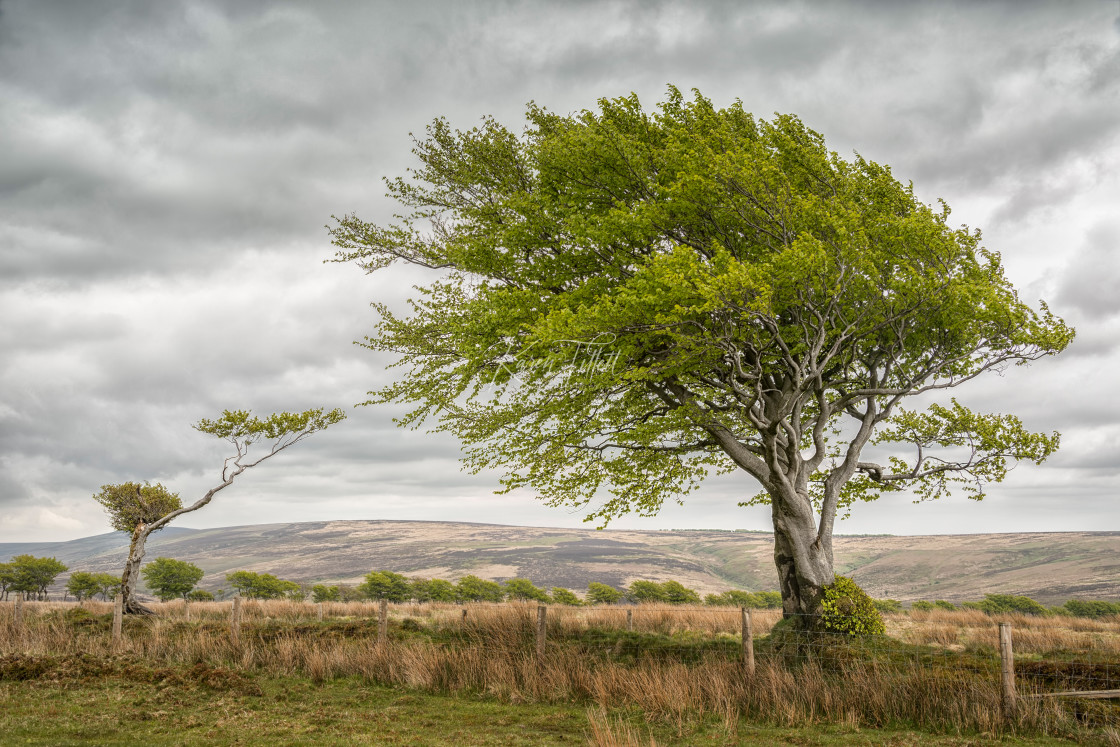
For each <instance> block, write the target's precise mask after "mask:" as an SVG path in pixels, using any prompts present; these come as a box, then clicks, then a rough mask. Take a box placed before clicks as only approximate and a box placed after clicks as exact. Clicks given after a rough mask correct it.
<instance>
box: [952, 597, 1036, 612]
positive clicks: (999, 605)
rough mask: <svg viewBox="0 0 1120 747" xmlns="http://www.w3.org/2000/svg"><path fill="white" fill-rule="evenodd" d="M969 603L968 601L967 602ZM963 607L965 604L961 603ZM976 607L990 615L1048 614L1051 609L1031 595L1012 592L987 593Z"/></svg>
mask: <svg viewBox="0 0 1120 747" xmlns="http://www.w3.org/2000/svg"><path fill="white" fill-rule="evenodd" d="M965 604H967V602H966V603H965ZM961 606H962V607H963V606H964V605H961ZM976 609H979V610H981V611H982V612H987V613H988V614H989V615H1000V614H1008V613H1016V612H1017V613H1019V614H1021V615H1048V614H1050V610H1048V609H1046V607H1044V606H1043V605H1041V604H1039V603H1038V602H1036V601H1034V600H1033V599H1031V598H1030V597H1024V596H1014V595H1012V594H987V595H985V596H984V599H982V600H981V601H980V602H978V603H976Z"/></svg>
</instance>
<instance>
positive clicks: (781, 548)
mask: <svg viewBox="0 0 1120 747" xmlns="http://www.w3.org/2000/svg"><path fill="white" fill-rule="evenodd" d="M791 497H792V496H791ZM791 497H786V498H779V497H772V500H771V512H772V515H773V522H774V565H775V567H776V568H777V571H778V584H779V589H780V590H781V592H782V612H783V616H784V617H785V618H787V619H790V620H792V621H793V623H794V625H795V626H796V627H798V628H801V629H804V630H810V629H813V628H815V627H816V622H817V620H818V618H819V615H820V612H821V608H820V605H821V601H822V599H823V595H824V587H825V586H827V585H828V584H831V583H832V582H833V581H834V580H835V573H834V572H833V565H832V537H831V536H826V537H822V536H821V534H820V531H819V527H818V526H817V522H816V521H815V516H814V515H813V511H812V508H811V506H812V504H811V503H810V502H809V499H808V496H807V495H806V496H800V495H799V496H796V497H792V500H790V498H791Z"/></svg>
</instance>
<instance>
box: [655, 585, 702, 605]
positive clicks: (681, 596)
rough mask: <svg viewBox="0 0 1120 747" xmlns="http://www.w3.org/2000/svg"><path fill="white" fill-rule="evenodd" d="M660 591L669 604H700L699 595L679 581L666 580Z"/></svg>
mask: <svg viewBox="0 0 1120 747" xmlns="http://www.w3.org/2000/svg"><path fill="white" fill-rule="evenodd" d="M661 591H662V593H664V594H665V601H666V602H668V603H669V604H700V595H699V594H697V593H696V592H695V591H693V590H692V589H690V588H688V587H687V586H685V585H684V584H682V583H680V582H679V581H666V582H665V583H663V584H661Z"/></svg>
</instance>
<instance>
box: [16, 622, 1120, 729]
mask: <svg viewBox="0 0 1120 747" xmlns="http://www.w3.org/2000/svg"><path fill="white" fill-rule="evenodd" d="M230 607H231V606H230V603H229V602H225V603H221V602H205V603H191V604H189V605H187V604H185V603H184V602H182V601H174V602H168V603H164V604H157V605H155V609H156V611H157V612H158V613H159V617H156V618H153V619H128V620H126V621H125V631H124V636H123V640H122V641H121V643H120V645H119V647H118V648H117V650H116V651H115V656H116V657H117V658H116V659H114V660H115V661H116V660H122V661H128V660H131V659H143V660H145V661H147V662H150V663H151V664H152V665H154V666H162V667H170V668H175V669H177V670H187V671H190V670H191V668H192V667H193V668H196V669H197V670H198V676H199V677H201V676H203V675H207V673H211V675H212V676H213V677H216V678H218V679H219V680H220V679H222V678H225V679H229V675H228V674H227V673H229V672H235V673H245V674H247V675H249V676H251V675H252V673H254V672H260V673H267V674H277V675H303V676H307V677H310V678H311V679H312V680H315V681H323V680H328V679H333V678H339V677H347V676H358V677H361V678H364V679H365V680H366V681H369V682H372V683H379V684H390V685H396V686H403V687H408V688H414V689H419V690H423V691H428V692H434V693H444V692H452V691H460V692H461V691H466V692H474V693H479V694H483V695H486V696H490V697H495V698H499V699H502V700H505V701H509V702H524V701H534V702H585V703H588V704H589V705H590V706H597V707H602V708H608V709H615V708H637V709H640V710H641V711H643V712H644V713H646V714H647V717H649V718H654V719H663V720H668V721H670V722H678V721H682V720H685V719H688V718H690V717H693V716H697V715H713V714H715V715H717V716H718V717H719V718H721V719H725V720H726V721H727V722H728V723H731V722H736V721H738V720H739V719H740V718H743V717H746V718H749V719H752V720H756V721H759V722H764V723H771V724H775V725H779V726H784V725H802V724H806V723H816V722H831V723H847V724H853V725H865V726H890V725H898V724H908V725H913V726H916V727H919V728H923V729H927V730H931V731H940V732H952V733H957V732H961V731H964V732H973V733H977V732H979V733H1004V732H1014V733H1043V734H1056V735H1064V736H1076V737H1078V738H1082V737H1085V736H1086V735H1089V734H1090V733H1094V734H1096V735H1097V736H1098V737H1100V736H1101V734H1102V733H1104V732H1101V731H1099V729H1100V728H1102V727H1105V728H1113V729H1115V727H1116V725H1117V723H1118V722H1120V719H1118V718H1117V711H1116V710H1115V709H1114V707H1112V706H1110V705H1108V704H1107V703H1097V704H1092V705H1093V708H1092V709H1090V710H1087V709H1085V708H1082V707H1078V708H1077V709H1073V708H1070V707H1069V706H1068V705H1067V703H1066V702H1064V701H1059V700H1056V699H1032V698H1023V699H1021V700H1020V701H1019V705H1018V707H1017V710H1016V712H1015V713H1014V714H1008V717H1007V718H1005V714H1004V713H1003V712H1002V710H1001V705H1000V690H999V676H998V655H997V654H995V647H996V636H997V634H996V622H997V620H996V619H994V618H992V617H989V616H987V615H985V614H983V613H979V612H976V611H957V612H951V611H943V610H935V611H930V612H921V613H913V614H909V615H907V614H896V615H887V616H886V622H887V631H888V636H887V637H882V636H880V637H874V638H872V639H867V642H866V643H859V644H855V643H852V642H851V641H850V640H847V639H844V640H838V641H827V642H823V643H820V644H819V645H818V647H817V649H816V650H815V651H812V652H810V653H811V655H810V656H809V657H808V658H805V659H800V660H797V661H793V660H791V659H790V658H789V656H788V655H785V654H783V653H782V652H781V651H777V650H775V649H774V647H773V646H772V645H770V643H771V642H770V641H768V639H766V638H765V636H766V634H767V633H769V632H770V630H771V629H772V628H773V626H774V624H775V623H776V622H777V621H778V620H779V618H780V613H779V612H777V611H771V610H766V611H756V612H754V613H753V616H752V622H753V628H754V632H755V635H756V636H757V638H756V641H755V648H756V652H757V660H758V665H757V670H756V672H755V675H754V676H753V677H749V676H747V675H746V673H745V671H744V669H743V665H742V662H741V661H740V659H739V655H738V645H739V640H738V639H739V635H740V616H739V614H740V613H739V611H738V610H736V609H718V608H716V609H713V608H705V607H691V608H689V607H683V608H682V607H676V608H659V607H633V608H624V607H594V608H563V609H561V608H557V607H551V608H549V622H548V645H547V646H546V648H545V651H544V654H543V655H542V656H536V655H535V653H534V647H533V631H534V628H535V621H536V610H537V608H536V605H535V604H502V605H490V604H474V605H467V606H465V607H460V606H458V605H440V604H426V605H416V604H401V605H392V606H391V607H390V628H389V636H388V639H387V640H386V641H384V642H381V643H379V642H378V633H377V627H378V626H377V619H376V618H377V613H378V612H377V611H378V606H377V605H376V604H373V603H329V604H325V605H324V613H325V619H324V621H323V622H321V623H320V622H318V610H317V608H316V606H315V605H312V604H307V603H299V602H288V601H268V602H263V601H247V602H245V603H243V605H242V612H243V619H242V623H241V635H240V642H239V643H234V642H233V641H231V638H230V635H229V627H228V623H229V615H230ZM627 609H630V610H632V621H633V632H632V633H631V632H627V631H626V626H627ZM76 610H79V608H77V607H76V606H75V605H72V604H65V603H34V604H31V603H29V604H26V605H24V610H23V611H24V622H23V624H22V625H20V626H18V627H17V626H16V624H15V621H14V619H13V614H12V611H13V605H12V604H6V605H0V679H19V678H25V677H27V676H40V675H36V674H34V673H35V672H36V671H39V670H43V671H46V670H47V669H49V670H50V671H51V672H52V674H51V675H49V676H51V677H58V676H60V675H59V672H65V671H66V666H63V665H60V664H59V663H58V662H60V661H61V662H66V661H73V660H75V658H78V659H82V658H89V657H94V658H98V657H102V658H103V656H104V652H105V651H106V649H107V644H108V641H109V629H110V618H111V605H110V604H108V603H99V602H87V603H86V604H85V606H84V608H81V610H80V611H76ZM463 610H466V615H465V616H464V615H463ZM1009 619H1010V621H1011V622H1012V623H1013V625H1014V631H1015V645H1016V650H1017V652H1019V653H1021V654H1023V655H1025V656H1026V659H1027V661H1025V663H1024V670H1023V671H1024V674H1028V675H1029V672H1031V671H1032V670H1031V669H1030V667H1029V666H1027V665H1029V664H1031V663H1032V662H1031V661H1030V660H1031V659H1034V660H1041V659H1043V657H1049V656H1052V657H1055V658H1056V659H1060V660H1061V661H1063V662H1068V661H1069V660H1070V657H1071V652H1073V651H1076V652H1079V653H1080V654H1085V655H1088V656H1091V657H1092V656H1095V657H1097V662H1098V663H1100V662H1101V661H1104V660H1106V659H1107V660H1108V661H1110V662H1111V671H1114V672H1115V671H1120V667H1118V664H1120V619H1117V618H1111V619H1103V620H1086V619H1075V618H1057V617H1055V618H1045V617H1044V618H1029V617H1023V616H1011V617H1010V618H1009ZM1090 663H1091V662H1090ZM1074 664H1076V666H1074V665H1073V664H1071V665H1070V666H1072V669H1071V668H1070V666H1066V665H1064V664H1061V662H1059V663H1058V664H1055V665H1054V667H1056V669H1055V671H1053V672H1049V674H1048V675H1047V676H1048V677H1049V679H1047V680H1045V681H1044V680H1043V679H1041V676H1042V674H1044V672H1043V669H1045V668H1038V667H1036V668H1035V669H1037V670H1038V671H1037V674H1038V675H1039V677H1040V679H1037V680H1033V679H1031V678H1030V677H1029V676H1027V677H1026V678H1024V679H1023V680H1022V682H1021V685H1020V687H1021V690H1022V691H1023V692H1024V693H1028V692H1030V691H1031V690H1032V689H1038V688H1040V687H1041V688H1043V689H1045V688H1046V687H1047V683H1054V684H1055V686H1059V685H1058V683H1059V681H1060V680H1061V677H1062V676H1064V675H1063V673H1069V672H1072V671H1075V670H1076V671H1080V672H1082V674H1084V673H1086V672H1088V673H1090V674H1091V673H1092V672H1095V671H1096V669H1094V668H1093V667H1092V666H1088V668H1086V667H1087V663H1086V662H1085V661H1080V662H1079V663H1076V662H1075V663H1074ZM1077 666H1080V667H1081V669H1080V670H1078V669H1077ZM1063 667H1064V668H1063ZM21 673H22V674H21ZM28 673H31V674H28ZM213 673H218V674H213ZM211 675H207V676H211ZM1083 679H1084V677H1083ZM1090 686H1092V685H1091V684H1090ZM1098 686H1099V685H1098ZM1117 686H1120V685H1116V684H1114V685H1112V687H1117ZM593 721H594V720H593ZM595 723H597V724H598V725H597V726H595V725H594V724H593V728H594V729H597V730H598V731H599V733H600V736H601V737H602V740H603V741H602V743H609V742H607V741H606V740H607V738H608V736H609V735H610V734H616V735H617V734H621V733H622V732H620V731H619V729H615V728H613V727H612V726H611V724H610V721H609V719H607V717H606V716H605V715H604V716H603V717H602V718H599V719H598V720H597V721H596V722H595ZM644 741H645V739H644V735H640V734H637V733H633V734H627V735H624V736H623V737H622V741H619V742H617V743H637V742H644Z"/></svg>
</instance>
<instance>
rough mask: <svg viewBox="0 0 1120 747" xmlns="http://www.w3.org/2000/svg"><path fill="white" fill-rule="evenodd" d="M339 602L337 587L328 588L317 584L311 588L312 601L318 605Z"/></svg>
mask: <svg viewBox="0 0 1120 747" xmlns="http://www.w3.org/2000/svg"><path fill="white" fill-rule="evenodd" d="M338 600H339V593H338V587H337V586H327V585H326V584H315V585H314V586H312V587H311V601H312V602H315V603H316V604H322V603H323V602H337V601H338Z"/></svg>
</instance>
